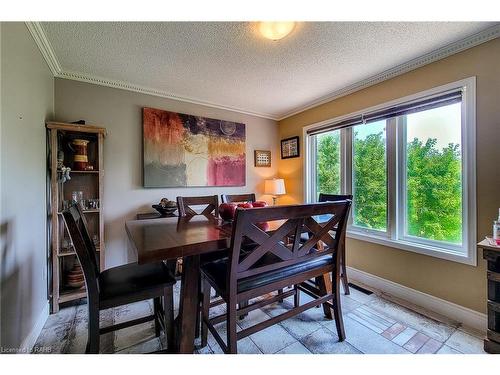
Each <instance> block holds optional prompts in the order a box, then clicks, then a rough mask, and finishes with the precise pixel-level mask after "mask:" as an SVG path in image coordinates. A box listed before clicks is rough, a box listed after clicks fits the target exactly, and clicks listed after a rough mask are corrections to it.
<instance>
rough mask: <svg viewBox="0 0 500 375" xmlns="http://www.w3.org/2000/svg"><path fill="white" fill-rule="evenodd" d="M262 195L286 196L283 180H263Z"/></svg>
mask: <svg viewBox="0 0 500 375" xmlns="http://www.w3.org/2000/svg"><path fill="white" fill-rule="evenodd" d="M264 194H269V195H283V194H286V190H285V180H283V179H282V178H274V179H272V180H265V182H264Z"/></svg>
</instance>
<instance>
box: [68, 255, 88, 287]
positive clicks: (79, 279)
mask: <svg viewBox="0 0 500 375" xmlns="http://www.w3.org/2000/svg"><path fill="white" fill-rule="evenodd" d="M66 284H67V286H69V287H70V288H81V287H83V286H84V285H85V278H84V276H83V270H82V266H81V265H80V263H79V262H78V261H75V263H74V265H73V268H72V269H71V270H70V271H69V272H68V274H67V275H66Z"/></svg>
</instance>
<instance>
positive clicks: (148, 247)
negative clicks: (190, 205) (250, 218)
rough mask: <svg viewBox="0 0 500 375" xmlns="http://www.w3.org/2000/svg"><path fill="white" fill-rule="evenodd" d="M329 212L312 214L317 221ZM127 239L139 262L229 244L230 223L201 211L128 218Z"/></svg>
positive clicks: (271, 224) (272, 226)
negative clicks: (184, 214) (200, 212)
mask: <svg viewBox="0 0 500 375" xmlns="http://www.w3.org/2000/svg"><path fill="white" fill-rule="evenodd" d="M329 216H330V215H324V217H321V216H318V217H316V218H315V219H316V221H318V222H319V223H321V222H324V221H327V220H328V219H329ZM283 222H284V220H276V221H270V222H268V224H269V226H268V227H267V228H266V231H268V232H272V231H274V230H276V229H277V228H279V227H280V226H281V225H282V224H283ZM125 229H126V231H127V235H128V237H129V239H130V242H131V244H132V246H133V248H134V250H135V251H136V253H137V260H138V263H139V264H144V263H151V262H159V261H162V260H168V259H176V258H180V257H186V256H192V255H199V254H204V253H209V252H213V251H218V250H224V249H227V248H228V247H229V246H230V239H231V230H232V225H231V223H224V222H223V221H222V220H221V219H216V218H214V217H206V216H203V215H197V216H191V217H172V218H159V219H150V220H132V221H127V222H126V223H125Z"/></svg>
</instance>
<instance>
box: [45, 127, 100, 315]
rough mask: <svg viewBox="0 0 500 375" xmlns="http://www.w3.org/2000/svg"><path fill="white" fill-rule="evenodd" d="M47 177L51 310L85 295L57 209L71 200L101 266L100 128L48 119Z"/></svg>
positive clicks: (56, 309)
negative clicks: (80, 213) (79, 210)
mask: <svg viewBox="0 0 500 375" xmlns="http://www.w3.org/2000/svg"><path fill="white" fill-rule="evenodd" d="M46 128H47V132H48V162H49V163H48V175H49V179H50V191H49V194H48V200H49V202H48V203H49V212H48V215H49V219H50V221H51V225H50V226H48V227H49V237H50V257H51V262H50V270H49V275H51V280H50V283H51V285H50V292H49V293H50V301H51V311H52V313H55V312H57V311H58V310H59V305H60V304H61V303H64V302H69V301H73V300H76V299H79V298H83V297H85V296H86V291H85V285H84V284H85V283H84V280H83V279H82V277H83V274H82V273H81V267H80V264H79V262H78V258H77V257H76V254H75V250H74V248H73V245H72V243H71V240H70V238H69V235H68V233H67V231H66V228H65V226H64V221H63V218H62V215H61V212H62V211H63V210H64V209H66V208H68V207H69V206H70V205H71V204H72V203H73V202H74V201H77V202H78V203H79V204H81V206H82V208H83V212H84V213H85V218H86V221H87V226H88V229H89V232H90V235H91V238H92V241H93V242H94V244H95V248H96V251H97V254H96V256H97V259H98V261H99V266H100V268H101V270H103V269H104V259H105V246H104V221H103V212H102V199H103V192H104V186H103V181H104V164H103V147H104V137H105V136H106V129H105V128H102V127H97V126H91V125H82V124H69V123H62V122H48V123H47V124H46Z"/></svg>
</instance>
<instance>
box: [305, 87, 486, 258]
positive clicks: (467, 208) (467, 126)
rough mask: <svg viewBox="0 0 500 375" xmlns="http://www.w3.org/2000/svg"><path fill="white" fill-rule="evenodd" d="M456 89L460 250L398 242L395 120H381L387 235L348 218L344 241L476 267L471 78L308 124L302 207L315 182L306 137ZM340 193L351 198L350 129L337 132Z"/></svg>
mask: <svg viewBox="0 0 500 375" xmlns="http://www.w3.org/2000/svg"><path fill="white" fill-rule="evenodd" d="M460 88H461V89H462V106H461V111H462V113H461V142H462V144H461V152H462V179H463V181H462V187H463V188H462V204H463V207H462V233H463V238H462V247H461V250H460V251H457V248H458V247H457V246H456V245H451V244H450V245H449V246H448V244H446V243H445V242H444V241H434V240H428V239H421V238H418V237H415V238H413V237H412V238H410V237H408V236H406V237H405V236H404V230H405V227H404V225H405V212H404V211H405V209H406V203H405V202H404V201H403V199H404V198H405V195H406V189H405V185H404V181H405V178H404V176H406V169H405V168H406V162H404V163H403V162H401V160H400V159H401V158H402V157H403V156H404V159H406V149H405V145H406V138H404V137H403V136H405V133H404V132H405V131H406V128H405V126H403V125H402V124H400V122H401V121H400V119H401V117H394V118H389V119H387V120H386V121H387V124H386V164H387V185H388V186H387V221H388V222H387V231H386V232H383V231H377V230H371V229H365V228H360V227H356V226H353V225H352V214H351V215H350V216H351V217H350V218H349V221H348V230H347V237H349V238H353V239H357V240H362V241H367V242H371V243H377V244H381V245H385V246H389V247H392V248H397V249H401V250H405V251H411V252H415V253H418V254H423V255H428V256H432V257H436V258H440V259H445V260H449V261H454V262H458V263H463V264H468V265H472V266H477V248H476V240H477V235H476V231H477V229H476V222H477V219H476V77H469V78H466V79H463V80H459V81H456V82H451V83H448V84H445V85H441V86H438V87H434V88H431V89H428V90H425V91H421V92H418V93H415V94H412V95H408V96H405V97H402V98H399V99H396V100H392V101H389V102H386V103H382V104H380V105H377V106H372V107H370V108H364V109H363V110H361V111H357V112H353V113H349V114H347V115H344V116H340V117H336V118H332V119H328V120H326V121H322V122H319V123H315V124H311V125H308V126H305V127H304V128H303V137H302V140H303V147H304V150H305V153H304V172H305V176H304V177H305V178H304V201H305V202H314V201H316V182H315V180H314V182H313V183H312V184H311V181H312V180H311V177H314V179H315V178H316V175H315V174H316V171H315V163H313V162H312V161H313V160H315V156H313V151H315V145H314V147H312V146H313V145H312V143H315V142H312V140H313V139H314V138H315V136H314V135H308V134H307V131H308V130H311V129H314V128H320V127H324V126H327V125H328V124H334V123H338V122H340V121H343V120H346V119H348V118H351V117H353V116H359V115H362V114H363V113H367V112H372V111H377V110H380V109H383V108H385V107H389V106H395V105H399V104H401V103H404V102H409V101H412V100H417V99H420V98H422V97H426V96H432V95H438V94H440V93H442V92H445V91H449V90H453V89H460ZM340 133H341V134H340V139H341V191H342V193H345V194H352V182H353V179H352V173H353V171H352V156H353V155H352V138H353V137H352V127H350V128H345V129H341V131H340Z"/></svg>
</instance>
